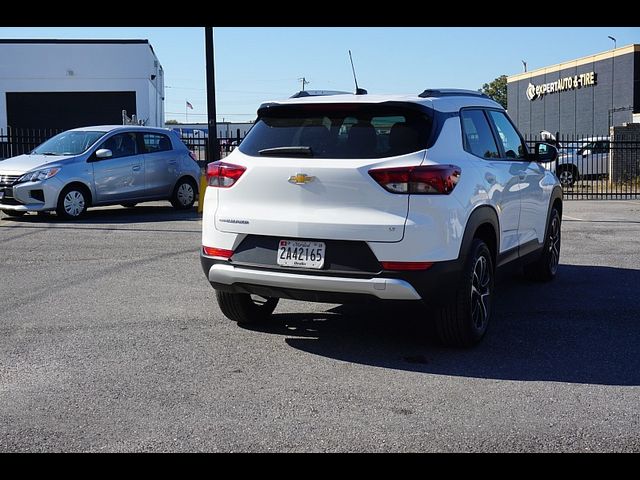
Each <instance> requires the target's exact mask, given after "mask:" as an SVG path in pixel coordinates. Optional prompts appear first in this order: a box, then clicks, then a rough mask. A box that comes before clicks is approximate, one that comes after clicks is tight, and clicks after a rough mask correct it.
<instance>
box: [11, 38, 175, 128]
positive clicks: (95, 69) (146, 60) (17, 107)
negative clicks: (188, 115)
mask: <svg viewBox="0 0 640 480" xmlns="http://www.w3.org/2000/svg"><path fill="white" fill-rule="evenodd" d="M122 110H126V111H127V115H128V116H131V115H132V114H135V115H136V117H137V119H138V120H141V121H143V122H145V124H146V125H151V126H162V125H164V72H163V70H162V66H161V65H160V62H159V61H158V58H157V57H156V55H155V53H154V51H153V48H152V47H151V45H150V44H149V41H148V40H39V39H38V40H31V39H29V40H17V39H0V128H2V129H5V128H6V127H7V126H11V127H13V128H53V129H68V128H74V127H80V126H86V125H102V124H116V125H119V124H122Z"/></svg>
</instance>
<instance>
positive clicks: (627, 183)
mask: <svg viewBox="0 0 640 480" xmlns="http://www.w3.org/2000/svg"><path fill="white" fill-rule="evenodd" d="M60 132H61V130H54V129H12V128H8V129H4V130H3V129H0V159H4V158H9V157H14V156H17V155H21V154H23V153H29V152H30V151H31V150H33V149H34V148H35V147H37V146H38V145H40V144H41V143H42V142H44V141H45V140H47V139H49V138H51V137H52V136H54V135H56V134H58V133H60ZM180 138H181V139H182V142H183V143H184V144H185V145H186V146H187V148H189V150H191V151H192V152H193V153H194V154H195V157H196V159H197V161H198V163H199V164H200V165H201V166H204V165H205V163H206V162H207V161H208V158H207V147H208V142H209V138H208V137H207V136H205V135H204V133H203V132H200V131H192V132H189V133H186V132H182V134H181V135H180ZM218 141H219V148H220V158H224V157H226V156H227V155H228V154H229V153H231V152H232V151H233V149H235V148H236V147H237V146H238V145H239V144H240V142H241V141H242V138H240V137H234V138H220V139H218ZM526 141H527V144H528V146H529V147H530V149H533V148H535V143H536V142H539V141H547V142H548V143H551V144H553V145H556V146H557V148H558V152H559V156H558V158H557V159H556V161H555V162H553V163H551V164H545V167H546V168H549V169H550V170H552V171H554V172H555V173H556V175H557V176H558V178H559V179H560V182H561V183H562V188H563V194H564V197H565V198H567V199H576V200H578V199H630V198H638V197H640V134H639V135H618V134H616V135H613V136H560V137H558V138H557V139H554V140H548V139H546V140H545V139H543V138H541V137H532V138H527V139H526Z"/></svg>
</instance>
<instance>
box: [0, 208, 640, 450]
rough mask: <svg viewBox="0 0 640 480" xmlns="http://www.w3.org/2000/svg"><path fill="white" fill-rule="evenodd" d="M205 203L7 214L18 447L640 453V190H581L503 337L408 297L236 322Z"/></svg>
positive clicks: (5, 261) (1, 418) (8, 393)
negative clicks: (207, 256)
mask: <svg viewBox="0 0 640 480" xmlns="http://www.w3.org/2000/svg"><path fill="white" fill-rule="evenodd" d="M200 228H201V220H200V217H199V216H198V215H197V214H196V213H195V211H192V212H186V213H185V212H178V211H175V210H173V209H172V208H171V207H170V205H169V204H168V203H167V202H155V203H149V204H141V205H139V206H138V207H136V208H133V209H124V208H122V207H108V208H96V209H93V210H89V212H87V216H86V217H85V218H84V219H83V220H81V221H78V222H59V221H57V219H56V217H55V216H40V215H38V216H36V215H28V216H26V217H23V218H20V219H12V218H9V217H6V216H4V215H3V214H0V254H1V258H2V261H1V262H0V451H2V452H14V451H30V452H42V451H73V452H78V451H81V452H84V451H106V452H136V451H157V452H162V451H212V452H217V451H221V452H240V451H242V452H246V451H281V452H282V451H284V452H288V451H296V452H304V451H322V452H324V451H330V452H334V451H337V452H345V451H349V452H351V451H358V452H360V451H368V452H377V451H392V452H395V451H401V452H415V451H418V452H440V451H482V452H493V451H500V452H502V451H640V348H639V346H638V345H639V344H640V249H639V248H638V247H639V243H638V242H639V240H638V239H639V238H640V201H567V202H565V208H564V219H563V225H562V234H563V238H562V252H561V258H560V261H561V266H560V270H559V274H558V277H557V279H556V280H555V281H554V282H552V283H550V284H536V283H530V282H527V281H525V280H524V279H523V278H521V277H519V276H517V275H516V276H507V277H506V278H505V279H504V280H503V281H502V282H501V283H500V284H499V285H498V293H497V298H496V301H495V303H494V308H495V311H494V318H493V323H492V325H491V326H490V329H489V332H488V334H487V337H486V338H485V339H484V341H483V342H482V343H481V344H480V345H479V346H477V347H476V348H473V349H471V350H454V349H446V348H442V347H439V346H438V345H437V344H436V343H435V341H434V340H433V337H432V336H431V333H430V330H429V328H428V327H427V326H426V325H427V322H425V321H424V318H423V317H424V315H425V313H424V312H423V311H421V310H419V309H411V308H409V309H407V308H404V307H400V306H398V305H394V304H391V305H382V306H381V305H378V304H365V305H350V306H342V305H335V304H314V303H299V302H293V301H281V302H280V304H279V306H278V308H277V309H276V311H275V314H274V319H273V322H272V323H271V324H270V325H269V326H268V327H261V328H254V329H248V328H242V327H239V326H238V325H236V324H234V323H232V322H230V321H229V320H227V319H226V318H224V317H223V316H222V314H221V313H220V311H219V309H218V307H217V305H216V303H215V299H214V292H213V290H212V288H211V286H210V285H209V283H208V282H207V280H206V279H205V277H204V274H203V272H202V270H201V267H200V262H199V258H198V251H199V248H200V235H201V233H200Z"/></svg>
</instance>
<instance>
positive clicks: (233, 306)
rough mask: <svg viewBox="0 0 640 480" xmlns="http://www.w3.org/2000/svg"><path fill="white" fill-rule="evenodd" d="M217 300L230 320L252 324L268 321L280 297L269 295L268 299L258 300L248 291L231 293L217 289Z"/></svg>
mask: <svg viewBox="0 0 640 480" xmlns="http://www.w3.org/2000/svg"><path fill="white" fill-rule="evenodd" d="M260 298H262V297H260ZM216 300H217V301H218V306H219V307H220V310H222V313H223V314H224V316H225V317H227V318H228V319H229V320H233V321H234V322H237V323H239V324H244V325H250V324H256V323H264V322H266V321H267V320H268V319H269V318H270V317H271V314H272V313H273V311H274V310H275V308H276V306H277V305H278V300H279V299H278V298H271V297H267V298H266V301H264V302H258V301H256V300H254V299H253V298H252V296H251V295H249V294H248V293H229V292H221V291H220V290H216Z"/></svg>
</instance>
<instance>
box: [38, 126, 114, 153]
mask: <svg viewBox="0 0 640 480" xmlns="http://www.w3.org/2000/svg"><path fill="white" fill-rule="evenodd" d="M105 133H106V132H95V131H90V132H88V131H87V132H85V131H79V130H71V131H67V132H62V133H59V134H58V135H56V136H55V137H53V138H50V139H49V140H47V141H46V142H44V143H43V144H42V145H40V146H39V147H36V148H35V149H34V150H33V151H32V152H31V154H32V155H78V154H79V153H83V152H85V151H87V149H88V148H89V147H90V146H91V145H93V144H94V143H95V142H96V141H97V140H98V139H99V138H100V137H102V136H103V135H104V134H105Z"/></svg>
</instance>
